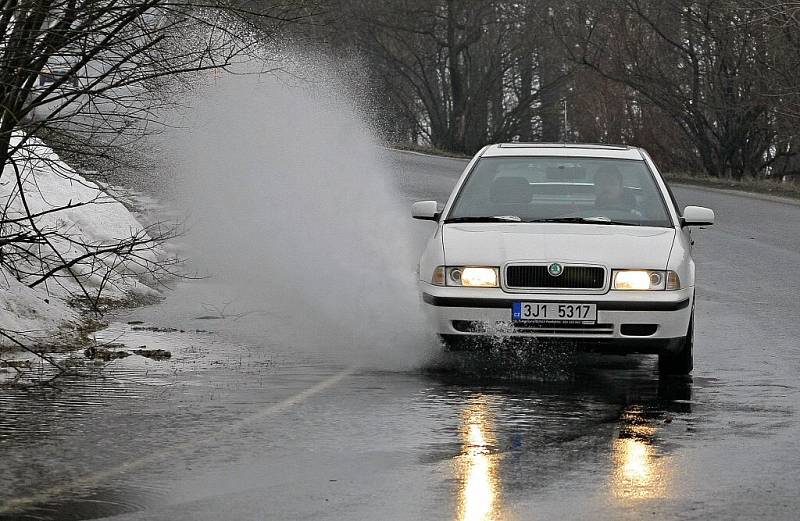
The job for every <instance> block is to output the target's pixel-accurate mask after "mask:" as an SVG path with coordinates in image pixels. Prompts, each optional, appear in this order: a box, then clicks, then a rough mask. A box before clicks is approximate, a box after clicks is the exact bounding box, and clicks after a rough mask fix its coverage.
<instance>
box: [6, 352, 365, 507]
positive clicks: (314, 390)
mask: <svg viewBox="0 0 800 521" xmlns="http://www.w3.org/2000/svg"><path fill="white" fill-rule="evenodd" d="M357 369H358V366H351V367H348V368H347V369H344V370H342V371H340V372H338V373H336V374H334V375H332V376H330V377H328V378H326V379H325V380H323V381H321V382H319V383H318V384H316V385H314V386H313V387H310V388H308V389H306V390H305V391H302V392H300V393H297V394H295V395H294V396H290V397H289V398H286V399H285V400H282V401H280V402H278V403H274V404H272V405H270V406H268V407H265V408H264V409H261V410H260V411H257V412H255V413H253V414H251V415H249V416H245V417H244V418H242V419H241V420H239V421H236V422H234V423H232V424H230V425H229V426H227V427H225V428H223V429H221V430H219V431H217V432H215V433H214V434H211V435H209V436H206V437H205V438H201V439H200V440H192V441H187V442H184V443H179V444H177V445H173V446H171V447H168V448H165V449H163V450H160V451H157V452H154V453H152V454H150V455H149V456H146V457H143V458H139V459H135V460H131V461H127V462H125V463H121V464H119V465H117V466H116V467H111V468H110V469H107V470H104V471H101V472H96V473H93V474H89V475H87V476H84V477H82V478H77V479H75V480H72V481H70V482H69V483H68V484H64V485H55V486H53V487H50V488H47V489H45V490H43V491H41V492H38V493H36V494H32V495H30V496H23V497H17V498H13V499H9V500H6V501H5V502H4V503H3V504H0V514H7V513H13V512H15V511H18V510H21V509H23V508H25V507H28V506H32V505H35V504H38V503H44V502H46V501H47V500H49V499H52V498H54V497H58V496H63V495H65V494H66V493H67V492H70V491H72V490H75V489H77V488H81V487H85V486H87V485H93V484H96V483H99V482H104V481H106V480H108V479H109V478H112V477H114V476H117V475H119V474H124V473H126V472H130V471H132V470H136V469H139V468H142V467H144V466H146V465H149V464H152V463H155V462H157V461H160V460H163V459H165V458H166V457H167V456H169V455H171V454H174V453H176V452H180V451H182V450H186V449H188V448H191V447H195V446H197V445H202V444H206V443H209V442H213V441H217V440H220V439H222V438H224V437H226V436H230V435H231V434H234V433H236V432H238V431H239V430H241V429H242V428H244V427H246V426H248V425H251V424H253V423H256V422H258V421H259V420H263V419H264V418H267V417H269V416H273V415H275V414H278V413H281V412H283V411H285V410H287V409H289V408H291V407H293V406H295V405H299V404H301V403H303V402H304V401H306V400H308V399H309V398H311V397H312V396H314V395H316V394H319V393H321V392H322V391H324V390H325V389H328V388H329V387H332V386H334V385H336V384H337V383H339V382H340V381H342V380H343V379H345V378H346V377H348V376H350V375H351V374H353V373H354V372H355V371H356V370H357Z"/></svg>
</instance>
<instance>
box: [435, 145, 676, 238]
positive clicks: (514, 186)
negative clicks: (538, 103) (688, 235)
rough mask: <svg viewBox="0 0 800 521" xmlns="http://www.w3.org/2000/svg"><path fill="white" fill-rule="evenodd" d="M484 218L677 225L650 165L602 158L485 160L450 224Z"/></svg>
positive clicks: (461, 195) (468, 184)
mask: <svg viewBox="0 0 800 521" xmlns="http://www.w3.org/2000/svg"><path fill="white" fill-rule="evenodd" d="M482 219H485V220H487V221H508V222H517V221H523V222H534V221H545V222H548V221H549V222H558V221H564V222H575V223H588V224H609V223H610V224H626V225H631V226H662V227H670V226H672V223H671V222H670V219H669V214H668V213H667V208H666V206H665V204H664V199H663V198H662V196H661V192H660V191H659V189H658V186H657V185H656V182H655V179H654V178H653V174H652V173H651V172H650V170H649V169H648V167H647V164H646V163H645V162H644V161H633V160H622V159H598V158H570V157H491V158H483V159H480V160H479V161H478V163H477V165H476V166H475V168H474V169H473V170H472V172H471V173H470V175H469V177H468V178H467V181H466V182H465V183H464V185H463V186H462V187H461V191H460V192H459V194H458V196H457V198H456V202H455V204H454V205H453V208H452V209H451V210H450V213H449V215H448V216H447V221H450V222H452V221H470V220H472V221H480V220H482Z"/></svg>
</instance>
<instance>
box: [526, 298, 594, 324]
mask: <svg viewBox="0 0 800 521" xmlns="http://www.w3.org/2000/svg"><path fill="white" fill-rule="evenodd" d="M511 318H512V319H513V320H536V321H539V322H583V323H591V324H594V323H595V322H597V304H581V303H575V304H566V303H564V302H514V303H513V305H512V306H511Z"/></svg>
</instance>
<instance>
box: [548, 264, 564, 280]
mask: <svg viewBox="0 0 800 521" xmlns="http://www.w3.org/2000/svg"><path fill="white" fill-rule="evenodd" d="M547 273H549V274H550V275H552V276H553V277H559V276H561V274H562V273H564V266H562V265H561V264H559V263H557V262H554V263H553V264H551V265H550V266H548V267H547Z"/></svg>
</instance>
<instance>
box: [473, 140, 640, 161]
mask: <svg viewBox="0 0 800 521" xmlns="http://www.w3.org/2000/svg"><path fill="white" fill-rule="evenodd" d="M514 156H528V157H531V156H547V157H599V158H608V159H634V160H639V161H643V160H644V156H643V154H642V153H641V151H640V149H638V148H635V147H629V146H627V145H601V144H583V143H498V144H495V145H489V146H487V147H486V148H485V149H484V150H483V153H482V154H481V157H514Z"/></svg>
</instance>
